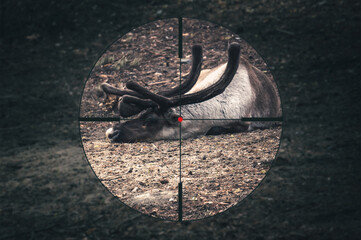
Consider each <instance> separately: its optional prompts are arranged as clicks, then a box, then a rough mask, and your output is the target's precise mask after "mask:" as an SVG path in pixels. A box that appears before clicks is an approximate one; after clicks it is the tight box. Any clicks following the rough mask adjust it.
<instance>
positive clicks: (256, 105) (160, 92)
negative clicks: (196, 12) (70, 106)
mask: <svg viewBox="0 0 361 240" xmlns="http://www.w3.org/2000/svg"><path fill="white" fill-rule="evenodd" d="M212 79H213V80H212ZM79 123H80V133H81V139H82V144H83V148H84V152H85V155H86V157H87V159H88V162H89V164H90V166H91V168H92V169H93V171H94V173H95V175H96V176H97V178H98V179H99V180H100V182H101V183H102V184H103V185H104V186H105V187H106V188H107V189H108V190H109V192H110V193H112V194H113V195H114V196H115V197H117V198H118V199H119V200H120V201H121V202H123V203H124V204H126V205H128V206H130V207H132V208H133V209H135V210H137V211H140V212H141V213H144V214H148V215H151V216H153V217H157V218H162V219H167V220H175V221H188V220H196V219H203V218H205V217H210V216H214V215H216V214H218V213H221V212H224V211H226V210H227V209H229V208H230V207H232V206H234V205H236V204H237V203H239V202H240V201H241V200H243V199H244V198H245V197H247V196H248V195H249V194H250V193H251V192H252V191H253V190H254V189H256V187H257V186H258V185H259V184H260V182H261V181H262V180H263V178H264V177H265V176H266V173H267V171H268V170H269V168H270V166H271V162H272V160H273V159H274V158H275V157H276V154H277V151H278V148H279V144H280V139H281V131H282V125H281V123H282V113H281V103H280V97H279V93H278V90H277V87H276V84H275V82H274V80H273V77H272V75H271V73H270V71H269V69H268V67H267V66H266V64H265V62H264V61H263V60H262V58H261V57H260V56H259V55H258V53H257V52H256V51H255V50H254V49H253V48H252V47H251V46H250V45H249V44H248V43H246V42H245V41H244V40H242V39H241V38H240V37H239V36H237V35H236V34H234V33H232V32H231V31H229V30H227V29H225V28H223V27H220V26H218V25H215V24H212V23H209V22H206V21H200V20H196V19H188V18H174V19H165V20H160V21H155V22H152V23H149V24H146V25H144V26H141V27H139V28H136V29H134V30H133V31H131V32H129V33H128V34H126V35H124V36H123V37H121V38H120V39H118V40H117V41H115V42H114V43H113V44H111V45H110V46H109V47H108V48H107V50H106V51H105V52H104V54H103V55H102V56H101V57H100V59H99V60H98V61H97V63H96V64H95V66H94V67H93V69H92V71H91V73H90V75H89V77H88V79H87V81H86V84H85V87H84V90H83V94H82V100H81V106H80V116H79Z"/></svg>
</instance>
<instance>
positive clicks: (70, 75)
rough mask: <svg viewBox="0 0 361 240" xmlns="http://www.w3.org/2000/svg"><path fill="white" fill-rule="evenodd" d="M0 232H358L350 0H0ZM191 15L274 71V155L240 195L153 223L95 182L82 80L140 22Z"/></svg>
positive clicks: (356, 35)
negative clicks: (277, 128)
mask: <svg viewBox="0 0 361 240" xmlns="http://www.w3.org/2000/svg"><path fill="white" fill-rule="evenodd" d="M0 10H1V11H0V18H1V21H0V30H1V34H0V45H1V48H0V53H1V54H0V56H1V57H0V61H1V68H0V71H1V82H0V85H1V88H0V89H1V96H0V98H1V101H0V106H1V107H0V108H1V112H0V114H1V118H0V123H1V128H0V138H1V145H0V149H1V157H0V158H1V159H0V189H1V191H0V213H1V214H0V216H1V218H0V238H1V239H357V238H359V236H360V234H361V232H360V229H361V226H360V222H361V221H360V216H361V211H360V202H361V194H360V191H359V185H360V161H359V159H360V128H359V122H360V112H361V111H360V94H359V93H360V83H359V80H358V79H359V76H360V75H361V72H360V71H361V66H360V62H361V59H360V58H361V56H360V54H359V53H360V52H361V49H360V46H361V42H360V40H361V39H360V14H359V13H360V11H361V10H360V2H359V1H351V0H350V1H303V2H300V1H296V0H291V1H256V2H255V1H242V2H240V1H237V0H235V1H177V2H175V1H164V2H158V1H151V2H149V3H143V2H141V1H137V0H132V1H122V2H114V1H102V2H101V3H100V2H97V1H93V0H87V1H81V2H71V3H70V2H69V3H68V2H67V3H65V2H56V1H42V0H40V1H36V2H34V1H32V2H30V1H3V2H1V4H0ZM178 16H183V17H192V18H197V19H203V20H207V21H211V22H214V23H218V24H220V25H223V26H225V27H227V28H228V29H231V30H232V31H234V32H235V33H236V34H238V35H240V36H241V37H242V38H244V39H245V40H246V41H247V42H249V43H251V45H252V46H253V47H254V48H255V49H256V50H257V52H258V53H259V54H260V55H261V56H262V57H263V59H264V60H265V61H266V62H267V64H268V66H269V67H270V70H271V71H272V74H273V76H274V78H275V79H276V80H277V83H278V85H279V89H280V95H281V97H282V103H283V116H284V122H283V125H282V128H283V133H282V140H281V147H280V150H279V154H278V157H277V159H276V160H275V161H274V162H273V164H272V167H271V169H270V170H269V171H268V173H267V175H266V177H265V178H264V180H263V181H262V182H261V184H260V185H259V186H258V187H257V188H256V189H255V190H254V191H253V192H252V194H250V195H249V196H248V197H247V198H246V199H244V200H243V201H241V203H240V204H238V205H237V206H234V207H232V208H229V209H228V210H227V211H226V212H224V213H222V214H218V215H216V216H214V217H210V218H207V219H204V220H197V221H190V222H183V223H179V222H171V221H164V220H158V219H156V218H153V217H149V216H147V215H143V214H140V213H139V212H137V211H135V210H133V209H131V208H129V207H128V206H126V205H124V204H122V203H121V202H120V201H118V200H117V199H116V198H114V197H113V196H112V194H111V193H110V192H108V190H106V189H105V188H104V186H103V185H102V184H101V183H100V182H99V181H98V179H97V178H96V176H95V174H94V173H93V171H92V170H91V168H90V166H89V164H88V162H87V160H86V158H85V155H84V152H83V149H82V147H81V144H80V141H81V139H80V134H79V128H78V124H79V122H78V117H79V113H78V109H79V106H80V99H81V92H82V89H83V85H84V83H85V80H86V78H87V75H88V74H89V73H90V71H91V69H92V66H93V65H94V64H95V63H96V61H97V59H98V58H99V56H101V55H102V51H103V50H104V49H105V48H106V46H109V45H110V44H111V43H112V42H113V41H115V40H116V39H118V38H119V37H120V36H123V35H124V34H126V33H128V32H129V31H131V30H132V29H134V28H135V27H138V26H142V25H144V24H146V23H148V22H150V21H154V20H157V19H164V18H172V17H178Z"/></svg>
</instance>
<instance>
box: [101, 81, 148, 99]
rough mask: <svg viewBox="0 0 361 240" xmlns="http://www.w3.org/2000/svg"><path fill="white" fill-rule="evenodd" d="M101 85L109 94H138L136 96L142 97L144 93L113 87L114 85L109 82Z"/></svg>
mask: <svg viewBox="0 0 361 240" xmlns="http://www.w3.org/2000/svg"><path fill="white" fill-rule="evenodd" d="M100 87H101V89H103V91H104V92H105V93H108V94H114V95H117V96H123V95H131V96H136V97H140V98H141V97H142V95H140V94H139V93H137V92H134V91H129V90H122V89H120V88H116V87H113V86H112V85H110V84H108V83H102V84H101V85H100Z"/></svg>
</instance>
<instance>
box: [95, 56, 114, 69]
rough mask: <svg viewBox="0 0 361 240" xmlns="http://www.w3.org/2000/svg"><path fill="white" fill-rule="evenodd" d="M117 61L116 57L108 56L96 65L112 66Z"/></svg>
mask: <svg viewBox="0 0 361 240" xmlns="http://www.w3.org/2000/svg"><path fill="white" fill-rule="evenodd" d="M114 60H115V57H114V56H113V55H106V56H103V57H101V58H100V59H99V60H98V62H97V63H96V64H95V66H96V67H100V66H104V65H106V64H111V63H113V62H114Z"/></svg>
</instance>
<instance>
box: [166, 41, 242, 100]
mask: <svg viewBox="0 0 361 240" xmlns="http://www.w3.org/2000/svg"><path fill="white" fill-rule="evenodd" d="M240 49H241V47H240V45H239V44H237V43H232V44H231V45H230V46H229V48H228V63H227V67H226V70H225V71H224V73H223V75H222V76H221V78H220V79H219V80H218V81H217V82H216V83H215V84H213V85H211V86H209V87H208V88H206V89H203V90H201V91H199V92H196V93H192V94H186V95H182V96H181V97H180V98H174V99H170V101H171V104H170V106H172V107H174V106H179V105H186V104H191V103H198V102H203V101H205V100H208V99H210V98H213V97H215V96H217V95H219V94H221V93H222V92H223V91H224V90H225V89H226V87H227V86H228V85H229V84H230V83H231V81H232V79H233V77H234V75H235V74H236V72H237V69H238V65H239V57H240Z"/></svg>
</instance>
